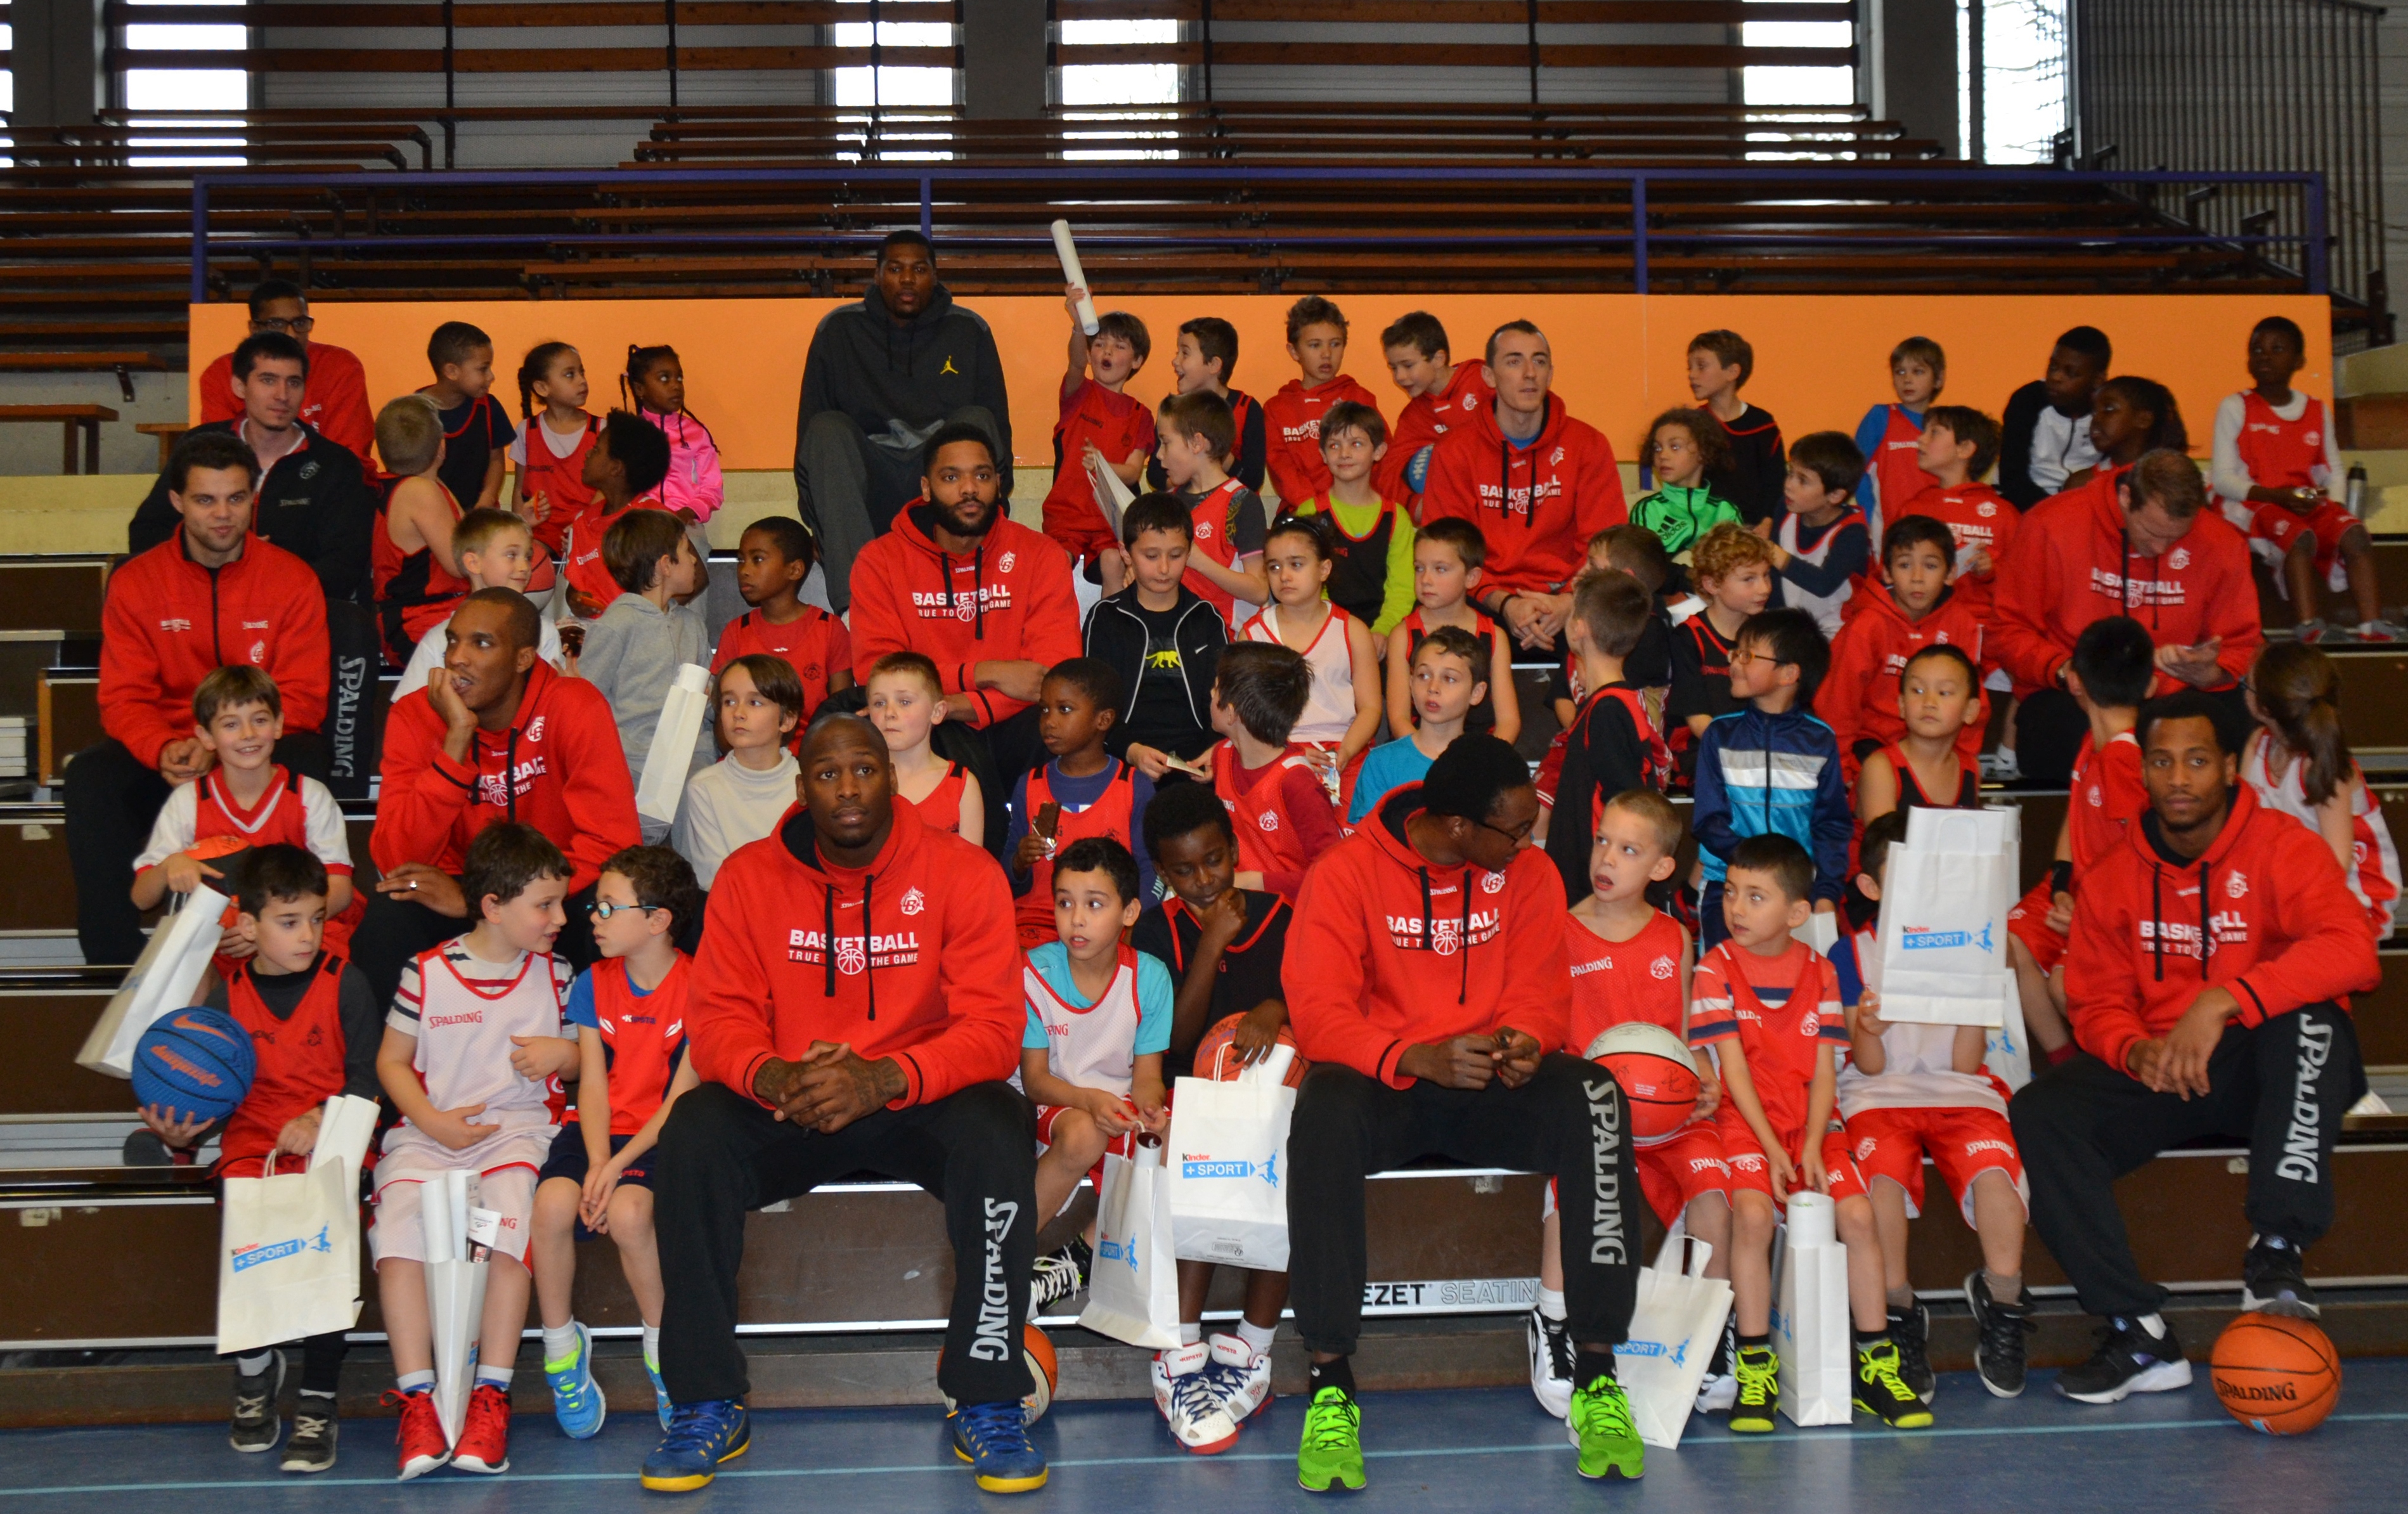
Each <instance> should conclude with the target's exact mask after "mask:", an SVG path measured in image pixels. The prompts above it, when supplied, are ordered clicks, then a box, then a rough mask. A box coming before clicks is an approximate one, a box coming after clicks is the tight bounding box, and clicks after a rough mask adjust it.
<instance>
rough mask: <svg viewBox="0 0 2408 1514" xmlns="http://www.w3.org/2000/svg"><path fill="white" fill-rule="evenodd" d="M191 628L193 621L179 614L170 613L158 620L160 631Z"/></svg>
mask: <svg viewBox="0 0 2408 1514" xmlns="http://www.w3.org/2000/svg"><path fill="white" fill-rule="evenodd" d="M192 628H193V622H192V621H188V620H186V619H184V618H183V617H182V616H180V615H171V616H169V617H167V619H165V620H164V621H160V622H159V629H160V630H162V631H190V630H191V629H192Z"/></svg>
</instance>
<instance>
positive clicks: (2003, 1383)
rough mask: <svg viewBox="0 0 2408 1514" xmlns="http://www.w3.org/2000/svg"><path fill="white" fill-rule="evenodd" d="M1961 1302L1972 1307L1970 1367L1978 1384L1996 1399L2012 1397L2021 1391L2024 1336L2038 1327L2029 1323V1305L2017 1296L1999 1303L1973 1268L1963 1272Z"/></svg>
mask: <svg viewBox="0 0 2408 1514" xmlns="http://www.w3.org/2000/svg"><path fill="white" fill-rule="evenodd" d="M1965 1302H1966V1303H1967V1304H1968V1305H1969V1306H1971V1308H1972V1310H1973V1330H1974V1332H1975V1335H1976V1336H1977V1338H1976V1339H1975V1341H1974V1343H1973V1370H1974V1372H1975V1373H1977V1374H1978V1375H1979V1376H1980V1377H1981V1379H1982V1386H1983V1387H1985V1388H1986V1389H1988V1390H1989V1391H1990V1393H1991V1394H1992V1395H1993V1396H1995V1397H1999V1398H2015V1397H2018V1396H2020V1395H2021V1394H2022V1393H2023V1391H2024V1337H2025V1336H2026V1335H2030V1334H2032V1333H2034V1332H2035V1331H2037V1330H2039V1329H2040V1326H2038V1325H2036V1324H2034V1323H2032V1321H2031V1304H2030V1301H2029V1300H2028V1299H2017V1300H2016V1301H2015V1302H2014V1303H2013V1304H2001V1303H2000V1302H1999V1301H1998V1300H1997V1299H1995V1298H1992V1297H1991V1296H1990V1285H1989V1283H1988V1281H1987V1280H1985V1278H1983V1276H1982V1269H1981V1268H1979V1267H1975V1268H1974V1269H1973V1270H1972V1271H1971V1272H1969V1273H1967V1274H1966V1275H1965Z"/></svg>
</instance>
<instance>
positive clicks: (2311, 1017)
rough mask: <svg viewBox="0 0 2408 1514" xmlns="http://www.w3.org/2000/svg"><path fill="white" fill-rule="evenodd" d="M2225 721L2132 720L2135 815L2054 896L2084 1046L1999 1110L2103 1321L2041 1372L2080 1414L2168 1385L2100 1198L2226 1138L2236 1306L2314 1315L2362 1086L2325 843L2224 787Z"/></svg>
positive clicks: (2359, 969) (2166, 716)
mask: <svg viewBox="0 0 2408 1514" xmlns="http://www.w3.org/2000/svg"><path fill="white" fill-rule="evenodd" d="M2246 730H2247V727H2246V726H2245V725H2243V724H2241V723H2239V722H2236V721H2232V720H2231V719H2230V716H2229V712H2228V711H2227V710H2226V709H2225V708H2224V707H2223V706H2222V705H2221V704H2219V703H2218V702H2217V701H2216V700H2214V698H2213V697H2211V696H2210V695H2208V694H2206V693H2200V691H2198V690H2195V689H2186V690H2183V691H2181V692H2179V693H2173V694H2170V695H2168V696H2166V697H2165V698H2162V699H2157V700H2154V701H2152V702H2150V703H2149V704H2148V705H2146V706H2143V707H2142V710H2141V724H2140V729H2139V735H2140V738H2141V764H2142V777H2143V782H2144V783H2145V784H2146V786H2147V788H2148V793H2149V808H2148V812H2147V813H2145V814H2143V816H2142V817H2141V820H2140V821H2139V823H2137V824H2135V825H2133V826H2131V827H2130V828H2129V829H2128V831H2127V833H2126V840H2125V842H2124V844H2123V845H2122V846H2120V847H2118V848H2117V849H2116V850H2114V851H2112V852H2110V853H2109V854H2108V856H2107V858H2106V859H2105V860H2104V861H2103V862H2101V863H2100V864H2099V865H2098V866H2096V867H2094V868H2093V869H2091V871H2090V873H2089V874H2088V875H2087V876H2086V877H2085V878H2083V879H2082V888H2081V892H2080V893H2077V894H2076V895H2075V897H2074V906H2073V929H2072V933H2071V945H2070V947H2069V949H2068V952H2067V956H2066V968H2065V986H2066V1008H2067V1011H2068V1014H2069V1017H2070V1018H2071V1021H2072V1022H2073V1036H2074V1040H2075V1041H2076V1042H2077V1043H2078V1044H2079V1045H2080V1047H2081V1049H2082V1051H2083V1053H2084V1054H2082V1055H2080V1056H2077V1057H2075V1058H2074V1059H2073V1060H2072V1061H2071V1062H2068V1063H2067V1064H2064V1065H2063V1066H2061V1067H2059V1068H2057V1070H2056V1071H2055V1072H2053V1073H2051V1074H2049V1075H2048V1076H2047V1077H2045V1078H2040V1079H2038V1080H2037V1081H2035V1082H2032V1083H2029V1084H2028V1085H2026V1086H2025V1088H2024V1089H2023V1090H2022V1092H2020V1093H2017V1094H2016V1095H2015V1098H2014V1104H2013V1106H2012V1107H2010V1109H2009V1114H2010V1115H2011V1117H2012V1118H2013V1120H2014V1127H2015V1142H2016V1145H2017V1146H2018V1147H2020V1148H2021V1149H2022V1151H2023V1157H2024V1167H2025V1171H2026V1173H2027V1174H2028V1177H2029V1178H2030V1181H2031V1211H2032V1213H2031V1218H2032V1224H2033V1225H2034V1226H2035V1227H2036V1228H2037V1229H2038V1230H2039V1232H2040V1235H2041V1239H2042V1240H2043V1241H2045V1242H2046V1243H2047V1245H2048V1249H2049V1250H2050V1251H2051V1252H2052V1253H2053V1254H2054V1255H2055V1256H2056V1257H2057V1264H2059V1265H2060V1266H2062V1267H2064V1269H2065V1273H2066V1276H2067V1277H2068V1278H2071V1279H2072V1280H2073V1286H2074V1291H2075V1293H2076V1295H2077V1296H2078V1297H2079V1298H2080V1299H2081V1301H2082V1307H2084V1308H2085V1309H2088V1310H2089V1311H2090V1312H2091V1313H2093V1314H2097V1315H2102V1316H2104V1317H2105V1318H2106V1320H2107V1321H2108V1324H2109V1329H2108V1330H2107V1331H2106V1332H2103V1333H2102V1338H2101V1341H2100V1346H2099V1350H2098V1351H2097V1353H2096V1354H2095V1355H2093V1356H2092V1357H2091V1358H2090V1360H2089V1361H2088V1362H2087V1363H2085V1364H2083V1365H2081V1366H2078V1367H2071V1368H2068V1369H2067V1370H2066V1371H2065V1372H2064V1373H2063V1374H2062V1375H2060V1376H2059V1377H2058V1378H2057V1392H2058V1393H2063V1394H2064V1395H2065V1396H2067V1397H2068V1398H2072V1399H2076V1400H2079V1401H2080V1402H2082V1403H2085V1404H2113V1403H2116V1402H2118V1401H2120V1400H2121V1399H2123V1398H2124V1397H2126V1396H2127V1395H2128V1394H2131V1393H2162V1392H2165V1391H2167V1390H2169V1389H2173V1388H2180V1387H2184V1386H2186V1385H2187V1384H2188V1383H2189V1381H2190V1377H2191V1372H2190V1363H2189V1362H2188V1361H2187V1360H2186V1359H2185V1357H2184V1356H2183V1351H2182V1344H2181V1342H2179V1341H2177V1340H2176V1339H2175V1338H2174V1333H2173V1327H2172V1326H2171V1325H2170V1324H2168V1323H2167V1322H2166V1321H2165V1319H2164V1317H2163V1316H2162V1315H2161V1314H2160V1313H2159V1312H2158V1311H2159V1310H2160V1309H2161V1308H2162V1307H2164V1304H2165V1300H2166V1291H2165V1290H2164V1289H2163V1288H2161V1287H2158V1286H2157V1285H2156V1284H2154V1283H2152V1282H2150V1281H2149V1280H2148V1279H2147V1278H2144V1277H2143V1276H2142V1273H2141V1268H2140V1264H2139V1263H2138V1262H2137V1261H2135V1260H2134V1258H2133V1256H2132V1250H2131V1246H2130V1244H2129V1242H2128V1240H2127V1238H2126V1236H2125V1234H2124V1219H2123V1215H2122V1213H2121V1211H2120V1210H2118V1209H2117V1207H2116V1206H2115V1195H2114V1181H2115V1179H2116V1178H2121V1177H2123V1176H2124V1175H2125V1174H2126V1173H2128V1172H2131V1171H2133V1170H2135V1169H2137V1168H2139V1167H2141V1166H2143V1165H2145V1164H2148V1163H2149V1162H2150V1161H2152V1160H2153V1159H2155V1158H2156V1156H2157V1153H2158V1152H2159V1151H2161V1150H2165V1149H2166V1148H2168V1147H2172V1146H2180V1145H2182V1144H2184V1143H2185V1142H2187V1141H2192V1140H2197V1139H2199V1138H2200V1137H2203V1136H2219V1137H2225V1138H2229V1139H2235V1140H2242V1139H2245V1140H2247V1141H2248V1143H2249V1196H2248V1199H2247V1201H2246V1203H2245V1204H2244V1205H2243V1213H2244V1214H2245V1215H2246V1216H2247V1217H2248V1220H2249V1228H2250V1230H2251V1232H2252V1234H2251V1236H2250V1245H2249V1251H2248V1254H2247V1255H2246V1256H2244V1257H2243V1259H2242V1264H2241V1307H2242V1308H2243V1310H2244V1311H2249V1310H2264V1311H2265V1312H2267V1313H2270V1314H2286V1315H2291V1316H2294V1317H2298V1318H2304V1319H2314V1318H2315V1317H2316V1314H2317V1304H2316V1296H2315V1293H2314V1291H2312V1290H2311V1289H2310V1288H2309V1286H2308V1284H2307V1282H2306V1280H2305V1278H2304V1277H2303V1276H2302V1273H2301V1265H2300V1252H2301V1251H2302V1250H2304V1249H2305V1248H2306V1247H2308V1246H2310V1245H2312V1244H2314V1243H2315V1240H2316V1239H2317V1238H2318V1237H2320V1236H2322V1235H2324V1233H2325V1232H2326V1230H2328V1229H2329V1228H2330V1226H2331V1224H2332V1219H2333V1177H2332V1156H2333V1138H2334V1137H2335V1136H2336V1135H2339V1134H2340V1133H2341V1121H2342V1115H2343V1112H2345V1111H2346V1110H2347V1109H2348V1108H2349V1107H2350V1106H2351V1105H2353V1104H2355V1103H2357V1102H2358V1099H2359V1098H2361V1097H2363V1096H2364V1094H2365V1093H2366V1074H2365V1070H2364V1069H2363V1068H2362V1067H2361V1066H2360V1065H2359V1063H2358V1036H2357V1033H2356V1032H2355V1030H2354V1029H2353V1028H2352V1026H2351V1022H2350V1017H2349V1014H2348V1012H2347V1010H2348V1000H2347V998H2346V997H2345V996H2346V995H2348V994H2350V993H2362V992H2364V991H2365V990H2368V989H2371V988H2372V987H2374V986H2375V984H2376V983H2377V982H2378V981H2379V980H2380V978H2381V970H2380V968H2379V967H2378V966H2377V964H2376V962H2375V955H2374V937H2373V935H2372V933H2371V932H2370V931H2369V930H2368V929H2367V927H2366V914H2365V911H2364V910H2363V909H2360V908H2358V906H2357V905H2356V903H2355V901H2354V900H2353V899H2352V898H2351V896H2350V893H2349V885H2348V883H2347V882H2346V880H2345V879H2344V878H2343V876H2342V871H2341V868H2340V866H2339V865H2338V864H2336V863H2335V862H2334V860H2333V854H2332V851H2331V849H2329V847H2327V846H2326V845H2325V844H2324V843H2323V842H2322V841H2321V840H2319V839H2318V838H2317V836H2315V833H2314V832H2312V831H2309V830H2308V829H2306V828H2305V827H2303V826H2301V825H2300V824H2298V823H2297V822H2296V821H2290V820H2289V818H2288V817H2287V816H2284V815H2278V814H2276V813H2274V812H2273V811H2272V810H2266V809H2261V808H2259V807H2258V805H2257V799H2256V797H2255V796H2254V795H2253V794H2252V793H2251V791H2250V789H2249V788H2248V786H2247V785H2245V784H2240V785H2236V781H2235V780H2236V778H2237V777H2238V769H2239V765H2240V761H2241V755H2240V754H2241V737H2242V735H2243V732H2245V731H2246ZM1975 1288H1976V1290H1977V1291H1975V1292H1973V1293H1972V1295H1971V1301H1972V1304H1973V1308H1974V1315H1975V1321H1976V1323H1977V1325H1980V1324H1984V1323H1985V1319H1984V1316H1985V1307H1984V1306H1985V1299H1984V1297H1983V1296H1982V1295H1981V1293H1979V1292H1978V1279H1977V1280H1976V1285H1975Z"/></svg>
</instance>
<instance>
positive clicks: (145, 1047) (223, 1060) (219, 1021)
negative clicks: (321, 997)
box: [134, 1007, 258, 1120]
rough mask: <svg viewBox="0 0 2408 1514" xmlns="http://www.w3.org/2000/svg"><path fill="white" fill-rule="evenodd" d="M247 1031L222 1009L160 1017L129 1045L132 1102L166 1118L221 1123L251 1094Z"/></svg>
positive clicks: (251, 1063) (200, 1009)
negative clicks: (160, 1111)
mask: <svg viewBox="0 0 2408 1514" xmlns="http://www.w3.org/2000/svg"><path fill="white" fill-rule="evenodd" d="M257 1065H258V1062H257V1059H256V1058H255V1057H253V1056H252V1054H251V1033H250V1032H249V1031H246V1030H244V1029H243V1028H242V1026H240V1025H239V1024H237V1023H236V1021H235V1018H234V1017H233V1016H232V1015H229V1014H227V1013H225V1012H224V1011H223V1010H222V1009H210V1008H206V1007H193V1008H191V1009H179V1010H177V1011H175V1012H174V1013H173V1014H168V1015H162V1016H160V1017H159V1019H158V1020H156V1021H152V1022H151V1025H150V1029H149V1030H147V1031H144V1032H143V1033H142V1038H141V1039H140V1040H138V1041H136V1042H135V1043H134V1100H135V1103H136V1105H138V1106H140V1107H145V1108H147V1107H150V1106H151V1105H154V1104H156V1105H159V1106H161V1107H164V1108H165V1109H167V1110H168V1111H170V1113H171V1114H172V1115H175V1116H183V1117H192V1118H197V1119H201V1120H222V1119H224V1118H225V1117H226V1116H227V1115H230V1114H232V1113H234V1111H235V1108H236V1106H237V1105H239V1104H241V1103H242V1100H243V1095H244V1094H246V1093H250V1092H251V1073H252V1071H253V1070H254V1069H255V1068H256V1067H257Z"/></svg>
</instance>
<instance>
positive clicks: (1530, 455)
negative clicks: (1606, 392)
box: [1422, 394, 1630, 593]
mask: <svg viewBox="0 0 2408 1514" xmlns="http://www.w3.org/2000/svg"><path fill="white" fill-rule="evenodd" d="M1448 516H1453V517H1455V519H1457V520H1462V521H1470V522H1471V523H1472V524H1473V525H1476V526H1478V527H1479V528H1480V534H1481V536H1483V537H1484V538H1485V539H1486V541H1487V543H1488V563H1487V566H1486V568H1485V578H1484V580H1483V581H1484V583H1485V584H1486V585H1488V586H1492V587H1496V588H1502V589H1506V590H1514V591H1521V592H1525V593H1527V592H1530V591H1538V592H1541V593H1557V592H1559V591H1560V589H1561V587H1562V586H1563V585H1565V584H1568V583H1570V581H1571V580H1572V578H1573V577H1574V576H1575V575H1577V574H1578V573H1579V572H1580V570H1581V566H1582V564H1584V563H1585V562H1586V561H1587V557H1588V542H1589V538H1590V537H1591V536H1596V535H1597V534H1598V532H1600V531H1603V530H1604V529H1605V528H1606V527H1608V526H1617V525H1621V524H1622V523H1623V522H1625V521H1627V520H1629V519H1630V508H1629V506H1628V503H1627V501H1626V500H1625V499H1624V498H1623V494H1622V471H1621V469H1619V468H1618V467H1616V466H1615V465H1614V461H1613V443H1611V442H1609V441H1607V440H1606V439H1605V434H1604V433H1603V432H1601V431H1599V430H1598V429H1597V428H1596V427H1595V426H1592V425H1590V424H1589V423H1588V422H1587V421H1578V420H1574V419H1573V418H1572V417H1571V416H1570V414H1568V413H1567V412H1566V411H1565V409H1564V403H1563V401H1561V400H1559V399H1556V398H1555V396H1554V395H1552V394H1551V395H1549V396H1548V397H1547V407H1546V419H1545V420H1544V421H1542V422H1541V425H1540V428H1539V436H1538V439H1537V440H1536V441H1534V442H1532V443H1531V444H1530V445H1529V446H1527V447H1515V446H1513V445H1512V444H1511V443H1509V442H1508V441H1507V440H1506V439H1505V434H1504V433H1503V432H1501V431H1499V430H1498V429H1497V407H1496V406H1495V405H1494V404H1490V405H1485V406H1483V407H1480V408H1479V409H1477V410H1475V411H1473V412H1472V413H1471V417H1470V419H1469V421H1466V422H1465V423H1464V424H1462V425H1459V426H1456V427H1455V429H1453V430H1451V431H1449V432H1448V433H1447V434H1446V435H1445V436H1441V437H1440V438H1439V443H1438V450H1437V451H1436V452H1435V453H1434V454H1432V455H1431V457H1430V465H1429V477H1428V478H1426V479H1425V480H1424V481H1423V483H1422V520H1423V521H1424V522H1425V523H1426V522H1428V521H1436V520H1441V519H1443V518H1445V517H1448Z"/></svg>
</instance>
